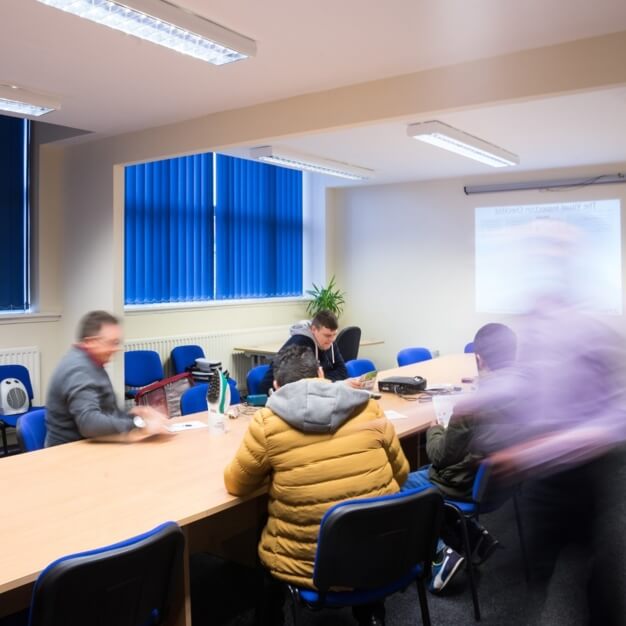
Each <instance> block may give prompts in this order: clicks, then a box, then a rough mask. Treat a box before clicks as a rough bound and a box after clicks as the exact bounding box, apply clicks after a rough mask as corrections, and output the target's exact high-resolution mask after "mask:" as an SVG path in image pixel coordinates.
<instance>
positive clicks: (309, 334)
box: [260, 310, 348, 394]
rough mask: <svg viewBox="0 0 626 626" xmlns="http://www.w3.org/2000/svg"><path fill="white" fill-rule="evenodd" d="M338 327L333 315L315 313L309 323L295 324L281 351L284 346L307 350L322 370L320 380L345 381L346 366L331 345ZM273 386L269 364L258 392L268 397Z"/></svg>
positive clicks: (333, 343) (334, 347)
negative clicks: (305, 348)
mask: <svg viewBox="0 0 626 626" xmlns="http://www.w3.org/2000/svg"><path fill="white" fill-rule="evenodd" d="M338 328H339V323H338V322H337V317H336V316H335V315H334V313H331V312H330V311H326V310H324V311H319V313H317V314H316V315H315V317H314V318H313V319H312V320H311V321H310V322H309V321H303V322H298V323H297V324H294V325H293V326H292V327H291V328H290V329H289V333H290V334H291V337H289V339H288V340H287V341H286V342H285V343H284V344H283V346H282V348H281V350H283V349H284V348H286V347H287V346H306V347H307V348H311V349H312V350H313V352H314V353H315V358H316V359H317V362H318V365H319V367H321V368H322V371H323V374H324V376H323V377H324V378H326V379H328V380H330V381H332V382H336V381H338V380H346V379H347V378H348V372H347V370H346V364H345V363H344V360H343V357H342V356H341V352H340V351H339V348H338V347H337V345H336V344H335V338H336V337H337V329H338ZM273 385H274V364H273V362H272V363H270V368H269V370H268V371H267V373H266V374H265V376H264V377H263V380H262V381H261V386H260V393H266V394H269V391H270V389H273Z"/></svg>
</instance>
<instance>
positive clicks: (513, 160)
mask: <svg viewBox="0 0 626 626" xmlns="http://www.w3.org/2000/svg"><path fill="white" fill-rule="evenodd" d="M407 134H408V135H409V137H413V138H414V139H419V140H420V141H424V142H425V143H429V144H431V145H433V146H437V147H438V148H443V149H444V150H450V152H456V154H460V155H462V156H464V157H468V158H469V159H474V160H475V161H480V162H481V163H485V164H486V165H491V167H507V166H509V165H518V164H519V157H518V156H517V155H515V154H513V153H511V152H508V151H507V150H504V149H502V148H499V147H498V146H494V145H493V144H491V143H489V142H487V141H483V140H482V139H479V138H478V137H474V136H473V135H468V134H467V133H464V132H463V131H461V130H457V129H456V128H452V126H448V125H447V124H444V123H443V122H437V121H432V122H423V123H421V124H409V126H408V127H407Z"/></svg>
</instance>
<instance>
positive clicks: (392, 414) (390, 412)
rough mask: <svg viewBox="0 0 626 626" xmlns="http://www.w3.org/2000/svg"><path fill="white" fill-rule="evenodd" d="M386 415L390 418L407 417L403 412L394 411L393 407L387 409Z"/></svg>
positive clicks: (401, 418) (399, 418)
mask: <svg viewBox="0 0 626 626" xmlns="http://www.w3.org/2000/svg"><path fill="white" fill-rule="evenodd" d="M385 416H386V417H387V419H390V420H405V419H406V418H407V416H406V415H404V414H403V413H398V411H393V410H392V409H387V410H386V411H385Z"/></svg>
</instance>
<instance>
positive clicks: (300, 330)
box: [289, 320, 335, 363]
mask: <svg viewBox="0 0 626 626" xmlns="http://www.w3.org/2000/svg"><path fill="white" fill-rule="evenodd" d="M289 335H291V336H292V337H293V336H294V335H304V336H305V337H308V338H309V339H310V340H311V341H312V342H313V345H314V346H315V358H316V359H319V355H318V351H319V346H318V345H317V341H315V337H314V336H313V333H312V332H311V322H310V321H309V320H302V321H301V322H296V323H295V324H293V325H292V326H290V327H289ZM329 350H330V360H331V362H332V363H334V362H335V344H334V343H331V344H330V348H329Z"/></svg>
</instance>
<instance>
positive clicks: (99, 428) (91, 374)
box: [46, 311, 169, 447]
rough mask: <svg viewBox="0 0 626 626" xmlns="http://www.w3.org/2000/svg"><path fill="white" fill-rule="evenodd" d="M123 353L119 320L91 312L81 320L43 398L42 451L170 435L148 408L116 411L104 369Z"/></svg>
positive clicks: (161, 418)
mask: <svg viewBox="0 0 626 626" xmlns="http://www.w3.org/2000/svg"><path fill="white" fill-rule="evenodd" d="M121 349H122V329H121V326H120V323H119V320H118V319H117V318H116V317H115V316H113V315H111V314H110V313H107V312H106V311H91V312H89V313H87V314H86V315H85V316H84V317H83V318H82V319H81V321H80V324H79V328H78V341H77V343H76V344H74V345H73V346H72V348H71V349H70V350H69V352H68V353H67V354H66V355H65V356H64V357H63V359H61V361H60V363H59V364H58V366H57V368H56V370H55V371H54V373H53V374H52V378H51V379H50V383H49V385H48V397H47V399H46V430H47V433H46V447H49V446H56V445H59V444H62V443H69V442H71V441H78V440H80V439H86V438H92V437H97V438H99V439H101V440H107V441H126V442H132V441H139V440H141V439H145V438H146V437H149V436H151V435H157V434H169V431H168V430H167V427H166V424H167V419H166V417H165V416H164V415H162V414H161V413H159V412H158V411H156V410H155V409H153V408H151V407H148V406H141V407H139V406H137V407H134V408H133V409H132V410H131V411H129V412H128V413H127V412H126V411H123V410H122V409H120V408H119V407H118V405H117V399H116V397H115V392H114V390H113V386H112V385H111V380H110V379H109V375H108V374H107V372H106V370H105V369H104V366H105V365H106V363H108V362H109V361H110V360H111V358H112V357H113V356H114V355H115V353H117V352H119V351H120V350H121Z"/></svg>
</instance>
